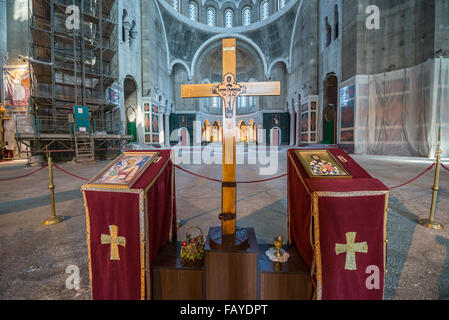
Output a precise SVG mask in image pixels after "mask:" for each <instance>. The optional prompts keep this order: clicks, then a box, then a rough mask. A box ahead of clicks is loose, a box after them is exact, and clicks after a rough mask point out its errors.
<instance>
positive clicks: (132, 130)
mask: <svg viewBox="0 0 449 320" xmlns="http://www.w3.org/2000/svg"><path fill="white" fill-rule="evenodd" d="M126 126H127V128H128V135H129V136H133V139H132V140H131V142H136V141H137V126H136V123H135V122H129V121H128V122H127V123H126Z"/></svg>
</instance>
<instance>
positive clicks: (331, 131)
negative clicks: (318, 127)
mask: <svg viewBox="0 0 449 320" xmlns="http://www.w3.org/2000/svg"><path fill="white" fill-rule="evenodd" d="M336 116H337V112H336V110H335V106H334V105H333V104H329V105H327V107H326V109H325V110H324V117H323V118H324V119H323V120H324V135H323V141H322V142H321V143H322V144H335V143H336V139H335V125H336V121H335V120H336Z"/></svg>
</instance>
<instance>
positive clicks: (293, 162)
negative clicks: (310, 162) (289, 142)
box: [288, 153, 311, 195]
mask: <svg viewBox="0 0 449 320" xmlns="http://www.w3.org/2000/svg"><path fill="white" fill-rule="evenodd" d="M288 156H289V158H290V160H291V162H292V164H293V167H295V170H296V173H297V174H298V177H299V179H300V180H301V182H302V184H303V185H304V188H306V191H307V193H308V194H309V195H310V194H311V193H310V189H309V187H308V186H307V185H306V183H305V182H304V179H303V178H302V176H301V173H300V172H299V170H298V167H297V166H296V163H295V160H293V157H292V156H291V155H290V153H288Z"/></svg>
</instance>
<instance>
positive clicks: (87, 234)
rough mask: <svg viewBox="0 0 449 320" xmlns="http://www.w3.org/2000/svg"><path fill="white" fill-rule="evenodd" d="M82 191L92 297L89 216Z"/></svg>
mask: <svg viewBox="0 0 449 320" xmlns="http://www.w3.org/2000/svg"><path fill="white" fill-rule="evenodd" d="M82 192H83V200H84V208H86V209H85V211H86V241H87V259H88V260H87V261H88V264H89V284H90V297H91V299H93V297H94V295H93V286H92V258H91V257H92V256H91V246H90V216H89V208H88V206H87V200H86V194H85V193H84V190H82Z"/></svg>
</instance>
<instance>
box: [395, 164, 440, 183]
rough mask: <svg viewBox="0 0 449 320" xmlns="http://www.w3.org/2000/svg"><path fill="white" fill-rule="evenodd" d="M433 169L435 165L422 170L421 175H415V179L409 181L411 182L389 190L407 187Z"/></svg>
mask: <svg viewBox="0 0 449 320" xmlns="http://www.w3.org/2000/svg"><path fill="white" fill-rule="evenodd" d="M433 167H435V163H433V164H432V165H431V166H430V167H428V168H427V169H426V170H424V171H423V172H422V173H420V174H419V175H417V176H416V177H415V178H413V179H411V180H409V181H407V182H406V183H403V184H401V185H399V186H396V187H392V188H390V190H393V189H398V188H402V187H404V186H406V185H408V184H409V183H412V182H413V181H416V180H418V179H419V178H421V177H422V176H423V175H425V174H426V173H427V172H429V171H430V170H432V169H433Z"/></svg>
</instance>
